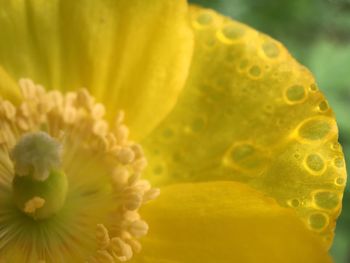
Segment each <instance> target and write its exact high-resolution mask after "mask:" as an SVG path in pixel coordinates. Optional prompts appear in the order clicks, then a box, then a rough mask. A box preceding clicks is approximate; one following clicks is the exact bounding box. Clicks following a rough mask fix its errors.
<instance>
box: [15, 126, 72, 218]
mask: <svg viewBox="0 0 350 263" xmlns="http://www.w3.org/2000/svg"><path fill="white" fill-rule="evenodd" d="M60 152H61V147H60V144H59V142H57V141H56V140H55V139H53V138H52V137H50V135H48V134H47V133H45V132H41V131H39V132H35V133H29V134H25V135H24V136H22V137H21V138H20V139H19V141H18V143H17V144H16V146H15V147H14V149H13V151H12V153H11V157H12V160H13V162H14V167H15V176H14V179H13V182H12V189H13V194H14V200H15V202H16V205H17V206H18V208H19V209H20V210H22V211H23V212H25V213H26V214H28V215H30V216H32V217H33V218H34V219H45V218H48V217H50V216H52V215H54V214H56V213H57V212H58V211H59V210H60V209H61V208H62V206H63V204H64V201H65V199H66V195H67V188H68V182H67V177H66V175H65V173H64V172H63V171H62V170H61V169H60Z"/></svg>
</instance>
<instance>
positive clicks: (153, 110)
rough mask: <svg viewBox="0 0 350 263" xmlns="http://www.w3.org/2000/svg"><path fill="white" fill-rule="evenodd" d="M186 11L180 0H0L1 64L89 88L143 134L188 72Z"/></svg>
mask: <svg viewBox="0 0 350 263" xmlns="http://www.w3.org/2000/svg"><path fill="white" fill-rule="evenodd" d="M186 14H187V4H186V1H185V0H180V1H168V0H155V1H152V3H151V4H150V3H149V2H148V1H144V0H121V1H115V0H99V1H89V0H75V1H71V0H61V1H58V0H53V1H46V0H29V1H27V0H1V1H0V28H1V30H0V39H1V42H0V65H3V67H4V69H5V70H7V71H8V73H9V74H10V75H12V77H13V78H14V79H15V80H18V79H19V78H21V77H28V78H31V79H33V80H34V81H35V82H36V83H40V84H43V85H44V86H45V87H46V88H48V89H60V90H72V89H78V88H81V87H82V86H84V87H86V88H88V89H89V90H90V91H91V92H92V93H93V95H94V96H95V97H97V99H98V100H101V101H103V102H104V103H105V104H107V112H108V114H109V115H113V114H115V113H116V111H117V110H120V109H123V110H125V111H126V122H127V124H128V126H129V127H130V130H131V131H132V136H133V137H134V138H140V137H142V136H143V135H145V134H146V133H147V132H148V131H150V130H151V129H152V128H153V127H154V126H155V125H156V124H157V123H159V121H160V120H161V119H162V118H163V117H164V116H165V115H166V114H167V113H168V111H169V110H170V109H171V108H172V106H173V105H174V104H175V102H176V99H177V96H178V93H179V92H180V91H181V88H182V87H183V83H184V81H185V79H186V77H187V72H188V67H189V63H190V59H191V54H192V46H193V37H192V32H191V31H190V30H189V27H188V25H187V23H186V22H187V21H186Z"/></svg>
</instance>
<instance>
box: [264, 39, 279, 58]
mask: <svg viewBox="0 0 350 263" xmlns="http://www.w3.org/2000/svg"><path fill="white" fill-rule="evenodd" d="M262 49H263V51H264V54H265V55H266V56H267V57H269V58H276V57H278V56H279V54H280V50H279V48H278V46H277V45H276V44H275V43H274V42H272V41H266V42H264V43H263V44H262Z"/></svg>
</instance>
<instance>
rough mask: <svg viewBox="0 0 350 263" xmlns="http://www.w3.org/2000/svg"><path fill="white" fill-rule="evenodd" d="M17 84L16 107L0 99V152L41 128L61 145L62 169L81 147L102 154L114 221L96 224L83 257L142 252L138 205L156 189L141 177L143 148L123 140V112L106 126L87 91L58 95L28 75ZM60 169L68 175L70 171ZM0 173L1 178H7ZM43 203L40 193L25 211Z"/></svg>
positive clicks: (122, 257) (120, 257) (121, 257)
mask: <svg viewBox="0 0 350 263" xmlns="http://www.w3.org/2000/svg"><path fill="white" fill-rule="evenodd" d="M20 88H21V92H22V95H23V101H22V102H21V104H20V105H18V106H15V105H13V104H12V103H11V102H9V101H5V100H3V101H1V102H0V113H1V121H0V128H1V132H0V147H1V150H2V151H3V152H7V153H8V154H9V155H10V152H11V150H12V149H13V148H14V147H15V145H16V144H17V142H18V140H19V139H20V138H21V137H22V136H24V135H25V134H27V133H35V132H45V133H47V134H48V135H49V136H51V137H52V138H54V139H56V140H57V141H59V142H60V143H61V144H62V146H63V153H62V158H63V160H62V169H63V170H65V169H66V166H67V167H68V166H69V163H70V162H72V160H73V161H74V155H75V154H79V150H80V149H83V150H84V151H88V152H90V153H91V155H92V156H99V157H100V156H103V158H104V160H107V161H106V162H105V163H106V164H107V167H106V170H108V171H109V176H110V178H109V179H110V184H111V189H112V190H111V191H112V194H113V195H114V196H115V200H116V201H115V202H114V203H112V204H111V206H115V207H113V208H112V209H111V211H112V212H111V214H110V215H109V216H110V217H111V218H113V220H112V222H113V223H112V224H107V225H105V224H103V223H102V222H101V224H98V225H97V226H96V229H95V230H94V229H92V231H96V251H95V252H92V253H91V254H90V255H88V258H87V259H86V260H87V261H88V262H119V261H122V262H123V261H127V260H129V259H131V257H132V256H133V253H137V252H139V251H140V250H141V245H140V243H139V241H138V239H139V238H140V237H142V236H144V235H146V234H147V231H148V225H147V223H146V222H144V221H143V220H142V219H141V218H140V215H139V213H138V209H139V208H140V206H141V205H142V204H144V203H146V202H148V201H150V200H152V199H155V198H156V197H157V196H158V195H159V189H154V188H152V187H151V185H150V184H149V183H148V181H146V180H142V179H140V176H141V173H142V171H143V169H144V168H145V167H146V165H147V160H146V158H145V156H144V154H143V151H142V147H141V146H140V145H138V144H136V143H134V142H132V141H129V140H128V135H129V130H128V128H127V126H126V125H124V124H123V121H124V113H123V112H122V111H121V112H119V113H118V114H117V117H116V120H115V122H114V125H110V122H107V121H106V120H105V119H104V116H105V108H104V106H103V105H102V104H100V103H96V102H95V100H94V98H93V97H92V96H91V95H90V94H89V93H88V91H87V90H86V89H81V90H79V91H77V92H68V93H66V94H62V93H61V92H59V91H45V89H44V88H43V87H42V86H40V85H35V84H34V83H33V82H32V81H31V80H28V79H22V80H20ZM66 146H67V147H66ZM67 149H69V150H67ZM1 164H2V166H3V167H5V166H8V167H9V168H8V169H10V170H11V169H13V168H11V167H12V166H13V165H12V164H11V160H10V159H8V160H5V161H4V160H2V163H1ZM82 165H84V164H82ZM3 167H2V168H3ZM0 168H1V167H0ZM12 173H13V172H12ZM65 173H66V174H67V177H68V178H69V176H70V173H69V171H65ZM0 177H1V178H0V181H6V182H10V181H11V179H10V178H3V176H0ZM44 203H45V200H43V199H40V198H39V197H37V198H33V199H32V200H28V203H27V204H26V206H25V210H26V211H24V212H27V213H32V212H33V211H35V210H36V209H40V207H41V206H43V205H44ZM86 205H87V206H88V205H89V204H86ZM40 260H45V259H40Z"/></svg>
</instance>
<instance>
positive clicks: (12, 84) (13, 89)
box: [0, 65, 21, 103]
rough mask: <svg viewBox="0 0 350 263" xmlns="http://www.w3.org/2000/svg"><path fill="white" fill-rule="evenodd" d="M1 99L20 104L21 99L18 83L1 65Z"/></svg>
mask: <svg viewBox="0 0 350 263" xmlns="http://www.w3.org/2000/svg"><path fill="white" fill-rule="evenodd" d="M0 97H1V98H4V99H7V100H10V101H12V102H15V103H16V102H18V101H19V98H20V97H21V95H20V92H19V87H18V85H17V82H16V81H15V80H13V79H12V78H11V77H10V76H9V75H8V74H7V72H6V71H5V70H4V69H3V68H2V67H1V65H0Z"/></svg>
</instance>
